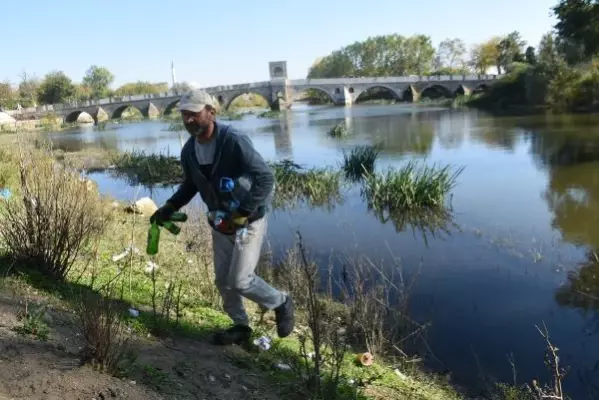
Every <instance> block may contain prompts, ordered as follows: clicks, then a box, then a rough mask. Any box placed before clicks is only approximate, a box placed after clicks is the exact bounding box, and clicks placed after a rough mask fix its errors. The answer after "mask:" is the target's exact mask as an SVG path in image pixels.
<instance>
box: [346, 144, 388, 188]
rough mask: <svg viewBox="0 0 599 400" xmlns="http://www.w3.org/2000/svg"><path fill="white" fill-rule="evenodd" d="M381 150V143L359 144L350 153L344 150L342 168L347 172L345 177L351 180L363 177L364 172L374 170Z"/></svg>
mask: <svg viewBox="0 0 599 400" xmlns="http://www.w3.org/2000/svg"><path fill="white" fill-rule="evenodd" d="M380 152H381V146H380V145H378V144H377V145H374V146H372V145H370V146H358V147H356V148H353V149H352V150H351V151H350V152H349V153H346V152H345V151H344V152H343V162H342V164H341V169H342V170H343V172H344V173H345V177H346V178H348V179H351V180H358V179H360V178H362V175H363V174H364V173H371V172H373V171H374V165H375V163H376V159H377V157H378V155H379V153H380Z"/></svg>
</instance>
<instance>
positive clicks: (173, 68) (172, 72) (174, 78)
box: [171, 61, 177, 87]
mask: <svg viewBox="0 0 599 400" xmlns="http://www.w3.org/2000/svg"><path fill="white" fill-rule="evenodd" d="M171 77H172V78H173V87H175V85H176V84H177V76H176V75H175V62H174V61H171Z"/></svg>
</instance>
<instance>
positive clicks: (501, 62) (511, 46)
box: [497, 31, 526, 73]
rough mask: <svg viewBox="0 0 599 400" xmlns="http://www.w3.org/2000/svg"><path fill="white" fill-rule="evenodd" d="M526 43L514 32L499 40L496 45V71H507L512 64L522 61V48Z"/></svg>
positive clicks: (518, 33)
mask: <svg viewBox="0 0 599 400" xmlns="http://www.w3.org/2000/svg"><path fill="white" fill-rule="evenodd" d="M524 46H526V42H525V41H524V40H522V38H521V37H520V32H518V31H514V32H512V33H510V34H509V35H507V36H506V37H504V38H503V39H501V41H500V42H499V44H498V45H497V53H498V54H497V71H498V72H499V73H501V69H502V68H503V70H507V69H508V68H509V66H510V65H511V64H512V63H513V62H521V61H524V57H523V56H522V48H523V47H524Z"/></svg>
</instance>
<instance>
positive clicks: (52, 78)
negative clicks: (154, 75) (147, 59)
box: [0, 65, 190, 109]
mask: <svg viewBox="0 0 599 400" xmlns="http://www.w3.org/2000/svg"><path fill="white" fill-rule="evenodd" d="M113 82H114V75H113V74H112V72H110V70H109V69H108V68H106V67H102V66H98V65H92V66H91V67H89V69H88V70H87V71H86V72H85V76H84V77H83V79H82V81H81V83H75V82H73V81H72V80H71V78H69V77H68V76H67V75H66V74H65V73H64V72H63V71H52V72H49V73H48V74H46V75H45V76H44V78H43V79H41V80H40V79H38V78H36V77H31V76H28V75H27V73H23V74H22V75H21V81H20V82H19V84H18V86H17V87H16V88H15V87H13V86H12V85H11V83H10V82H8V81H5V82H0V107H3V108H5V109H14V108H16V107H17V105H21V106H22V107H32V106H36V105H42V104H59V103H72V102H80V101H87V100H97V99H103V98H107V97H119V96H134V95H141V94H158V93H163V92H167V91H169V85H168V83H166V82H156V83H154V82H146V81H138V82H130V83H125V84H123V85H121V86H120V87H118V88H117V89H115V90H112V89H111V88H110V86H111V85H112V83H113ZM189 89H190V86H189V85H188V84H187V83H185V82H183V83H177V84H175V85H174V86H173V87H171V88H170V90H175V91H177V92H181V93H182V92H185V91H188V90H189Z"/></svg>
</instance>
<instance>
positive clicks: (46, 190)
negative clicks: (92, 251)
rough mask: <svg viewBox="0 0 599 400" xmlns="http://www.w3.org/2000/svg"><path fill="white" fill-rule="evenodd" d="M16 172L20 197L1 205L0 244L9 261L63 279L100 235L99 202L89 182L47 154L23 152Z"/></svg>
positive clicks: (101, 213) (102, 215)
mask: <svg viewBox="0 0 599 400" xmlns="http://www.w3.org/2000/svg"><path fill="white" fill-rule="evenodd" d="M18 173H19V175H20V187H18V188H17V192H18V195H17V194H16V195H15V196H12V197H11V198H10V199H8V200H2V203H3V204H2V205H3V207H0V221H1V222H0V240H1V241H2V243H3V245H5V246H6V248H7V250H8V251H9V254H10V255H11V256H12V257H13V258H15V259H18V260H20V261H23V262H25V263H27V264H30V265H31V266H34V267H35V268H38V269H39V270H40V271H41V272H43V273H46V274H49V275H50V276H52V277H54V278H56V279H59V280H64V279H65V278H66V276H67V274H68V272H69V270H70V269H71V267H72V266H73V264H74V263H75V261H76V259H77V256H78V255H79V254H80V253H81V251H82V250H83V249H84V248H85V246H86V245H87V244H88V242H89V241H90V239H93V238H95V237H98V236H99V235H100V234H101V233H102V231H103V229H104V226H105V221H106V218H105V217H106V214H105V212H104V210H105V209H104V207H103V204H102V202H101V200H100V198H99V196H98V193H97V192H96V191H94V190H93V189H92V188H90V185H89V181H87V180H84V179H82V178H81V176H80V175H79V174H78V173H77V172H76V170H75V169H74V168H71V167H69V166H62V165H58V164H57V163H55V162H54V160H53V158H52V156H51V155H50V154H49V152H48V151H39V150H35V149H21V153H20V156H19V157H18Z"/></svg>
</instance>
